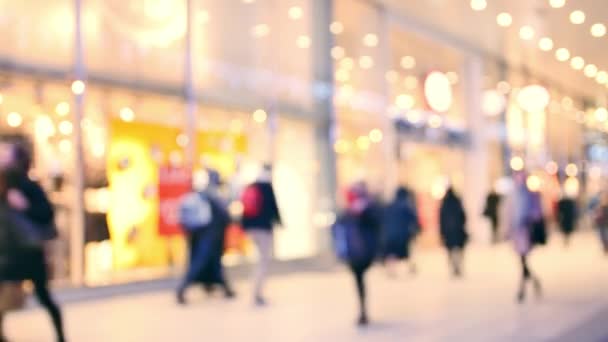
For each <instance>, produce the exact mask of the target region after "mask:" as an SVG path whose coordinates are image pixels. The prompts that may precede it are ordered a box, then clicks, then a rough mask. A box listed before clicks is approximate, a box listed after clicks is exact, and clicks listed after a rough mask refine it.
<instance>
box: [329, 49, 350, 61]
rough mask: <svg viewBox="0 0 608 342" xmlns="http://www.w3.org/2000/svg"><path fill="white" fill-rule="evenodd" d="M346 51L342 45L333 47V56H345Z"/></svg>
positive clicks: (337, 57)
mask: <svg viewBox="0 0 608 342" xmlns="http://www.w3.org/2000/svg"><path fill="white" fill-rule="evenodd" d="M345 53H346V52H345V51H344V48H343V47H341V46H334V47H333V48H331V56H332V57H333V58H334V59H336V60H338V59H342V58H344V55H345Z"/></svg>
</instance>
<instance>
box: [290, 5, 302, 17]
mask: <svg viewBox="0 0 608 342" xmlns="http://www.w3.org/2000/svg"><path fill="white" fill-rule="evenodd" d="M303 14H304V11H302V8H301V7H298V6H293V7H290V8H289V11H288V15H289V18H291V19H293V20H298V19H301V18H302V16H303Z"/></svg>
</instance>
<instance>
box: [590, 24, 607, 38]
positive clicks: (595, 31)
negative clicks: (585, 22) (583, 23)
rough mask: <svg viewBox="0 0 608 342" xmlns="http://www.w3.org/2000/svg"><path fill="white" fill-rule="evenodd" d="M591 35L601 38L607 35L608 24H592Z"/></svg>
mask: <svg viewBox="0 0 608 342" xmlns="http://www.w3.org/2000/svg"><path fill="white" fill-rule="evenodd" d="M591 35H592V36H594V37H596V38H601V37H603V36H605V35H606V25H604V24H601V23H597V24H593V26H591Z"/></svg>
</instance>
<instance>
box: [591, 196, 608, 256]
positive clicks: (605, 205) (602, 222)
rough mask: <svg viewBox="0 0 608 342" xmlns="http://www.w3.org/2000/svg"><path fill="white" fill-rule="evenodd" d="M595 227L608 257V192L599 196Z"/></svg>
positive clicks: (595, 209) (595, 210)
mask: <svg viewBox="0 0 608 342" xmlns="http://www.w3.org/2000/svg"><path fill="white" fill-rule="evenodd" d="M594 212H595V220H594V221H595V226H596V227H597V230H598V233H599V235H600V241H601V242H602V247H603V249H604V253H605V254H606V255H607V256H608V192H604V193H602V194H601V195H600V196H599V200H598V204H597V205H596V206H595V208H594Z"/></svg>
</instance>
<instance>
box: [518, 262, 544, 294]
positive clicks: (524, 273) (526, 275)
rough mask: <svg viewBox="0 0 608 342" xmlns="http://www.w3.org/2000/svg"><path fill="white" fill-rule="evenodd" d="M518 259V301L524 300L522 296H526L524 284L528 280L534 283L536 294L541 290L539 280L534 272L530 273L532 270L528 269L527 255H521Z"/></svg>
mask: <svg viewBox="0 0 608 342" xmlns="http://www.w3.org/2000/svg"><path fill="white" fill-rule="evenodd" d="M520 260H521V283H520V286H519V294H518V298H519V300H520V301H522V300H524V298H525V296H526V284H527V283H528V282H530V281H531V282H532V284H533V285H534V289H535V290H536V294H537V296H540V295H541V291H542V289H541V285H540V280H538V278H537V277H536V276H535V275H534V273H532V270H531V269H530V266H529V265H528V256H527V255H522V256H521V259H520Z"/></svg>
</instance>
